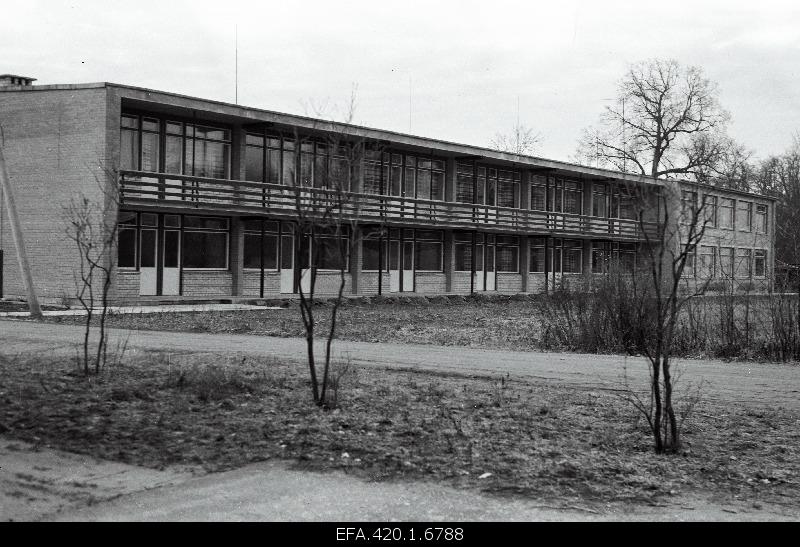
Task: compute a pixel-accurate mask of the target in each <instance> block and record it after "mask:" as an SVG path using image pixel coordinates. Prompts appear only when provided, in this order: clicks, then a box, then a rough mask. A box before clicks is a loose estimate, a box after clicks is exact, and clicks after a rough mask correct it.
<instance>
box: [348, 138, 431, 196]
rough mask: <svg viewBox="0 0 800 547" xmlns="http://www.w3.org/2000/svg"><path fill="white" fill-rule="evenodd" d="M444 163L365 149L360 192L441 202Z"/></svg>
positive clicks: (422, 157)
mask: <svg viewBox="0 0 800 547" xmlns="http://www.w3.org/2000/svg"><path fill="white" fill-rule="evenodd" d="M444 187H445V161H444V160H443V159H440V158H434V157H431V156H416V155H411V154H398V153H390V152H383V153H381V152H380V151H378V150H367V152H366V154H365V159H364V193H367V194H384V195H391V196H405V197H409V198H417V199H427V200H436V201H443V200H444Z"/></svg>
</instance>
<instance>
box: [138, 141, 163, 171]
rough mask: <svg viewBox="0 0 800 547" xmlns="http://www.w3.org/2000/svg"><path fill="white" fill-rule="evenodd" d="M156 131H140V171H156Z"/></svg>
mask: <svg viewBox="0 0 800 547" xmlns="http://www.w3.org/2000/svg"><path fill="white" fill-rule="evenodd" d="M158 140H159V139H158V133H142V168H141V171H151V172H158Z"/></svg>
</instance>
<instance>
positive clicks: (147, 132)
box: [120, 114, 161, 173]
mask: <svg viewBox="0 0 800 547" xmlns="http://www.w3.org/2000/svg"><path fill="white" fill-rule="evenodd" d="M160 135H161V123H160V122H159V120H157V119H155V118H149V117H146V116H139V115H135V114H123V115H122V119H121V127H120V168H121V169H129V170H133V171H150V172H154V173H155V172H158V170H159V150H160V144H159V143H160Z"/></svg>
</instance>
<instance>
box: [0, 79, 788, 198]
mask: <svg viewBox="0 0 800 547" xmlns="http://www.w3.org/2000/svg"><path fill="white" fill-rule="evenodd" d="M98 88H114V89H117V90H121V91H123V92H128V93H124V94H123V95H122V97H123V98H125V99H129V100H133V101H141V102H146V103H153V104H160V105H166V106H172V107H177V108H181V107H182V108H192V106H191V105H188V104H175V103H168V102H165V101H164V99H167V98H173V99H178V100H179V101H184V102H186V101H188V102H191V103H198V104H199V105H207V106H208V107H212V106H213V107H217V109H216V110H210V109H209V111H210V112H213V113H216V114H222V115H226V116H235V117H237V118H240V119H241V120H242V121H248V120H249V121H251V122H259V121H260V122H262V123H263V122H273V123H280V124H286V125H295V126H302V127H303V128H306V129H313V130H316V131H320V132H340V133H345V134H348V135H351V136H356V137H362V138H371V139H375V140H385V141H390V142H394V143H397V144H405V145H409V146H414V147H419V148H426V149H429V150H438V151H440V152H446V153H450V154H456V155H461V156H464V157H476V159H477V158H486V159H494V160H497V161H500V162H504V163H510V164H515V165H517V166H520V165H523V166H528V168H529V169H531V170H537V169H539V170H541V171H542V172H543V174H546V172H548V171H564V172H567V173H579V174H581V175H584V176H587V177H593V178H597V179H600V180H606V179H613V180H621V181H628V182H636V183H640V184H641V183H644V184H657V185H663V183H664V182H679V183H684V184H692V185H695V186H700V187H703V188H708V189H709V190H711V189H714V190H716V191H724V192H726V193H733V194H739V195H747V196H754V197H759V198H762V199H768V200H772V201H774V200H775V199H776V198H774V197H772V196H765V195H762V194H757V193H754V192H747V191H743V190H734V189H730V188H717V187H715V186H712V185H709V184H705V183H700V182H696V181H691V180H686V179H655V178H653V177H650V176H647V175H640V174H635V173H623V172H621V171H615V170H613V169H605V168H600V167H591V166H587V165H580V164H577V163H570V162H565V161H559V160H551V159H547V158H542V157H538V156H528V155H519V154H513V153H510V152H500V151H497V150H494V149H491V148H487V147H483V146H475V145H470V144H463V143H456V142H452V141H446V140H442V139H434V138H431V137H424V136H419V135H412V134H409V133H401V132H398V131H391V130H385V129H377V128H372V127H367V126H360V125H356V124H348V123H343V122H337V121H332V120H324V119H320V118H313V117H310V116H301V115H298V114H287V113H284V112H277V111H274V110H267V109H264V108H258V107H250V106H242V105H238V104H235V103H230V102H225V101H218V100H214V99H204V98H201V97H193V96H190V95H183V94H180V93H174V92H170V91H160V90H155V89H148V88H144V87H138V86H132V85H127V84H117V83H112V82H94V83H84V84H50V85H33V86H6V87H0V92H3V91H6V92H8V91H26V92H35V91H48V90H80V89H98ZM159 97H163V98H164V99H161V100H159ZM259 116H263V117H264V119H259Z"/></svg>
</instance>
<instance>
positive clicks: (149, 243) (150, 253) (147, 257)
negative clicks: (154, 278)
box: [140, 215, 158, 268]
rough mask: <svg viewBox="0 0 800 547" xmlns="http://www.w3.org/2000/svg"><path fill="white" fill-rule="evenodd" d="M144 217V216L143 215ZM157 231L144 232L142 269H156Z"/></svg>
mask: <svg viewBox="0 0 800 547" xmlns="http://www.w3.org/2000/svg"><path fill="white" fill-rule="evenodd" d="M142 216H144V215H142ZM157 235H158V234H157V232H156V231H155V230H142V240H141V245H142V248H141V263H140V266H141V267H142V268H155V267H156V236H157Z"/></svg>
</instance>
